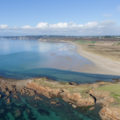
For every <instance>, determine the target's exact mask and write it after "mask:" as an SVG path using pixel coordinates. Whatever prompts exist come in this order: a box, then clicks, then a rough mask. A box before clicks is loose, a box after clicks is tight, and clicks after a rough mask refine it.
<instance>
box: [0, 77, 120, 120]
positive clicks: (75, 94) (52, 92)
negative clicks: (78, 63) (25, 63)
mask: <svg viewBox="0 0 120 120" xmlns="http://www.w3.org/2000/svg"><path fill="white" fill-rule="evenodd" d="M26 81H27V82H26ZM106 84H111V83H105V82H100V83H94V84H85V85H78V84H75V83H71V82H70V83H60V82H55V81H51V80H49V79H47V78H34V79H31V80H19V81H14V80H5V79H3V78H1V79H0V99H4V100H5V101H6V103H7V104H10V102H11V97H13V98H15V99H19V96H20V95H28V96H34V100H41V99H42V98H41V97H40V96H39V95H43V96H45V97H47V98H62V99H63V100H64V101H65V102H67V103H69V104H70V105H71V106H72V107H73V108H74V109H77V108H79V107H85V106H86V107H89V110H93V109H95V106H96V105H98V104H99V105H101V107H102V108H101V110H100V111H99V115H100V117H101V119H102V120H120V107H118V106H115V105H113V104H117V102H116V100H115V99H114V98H113V97H111V96H110V95H109V93H108V92H102V91H99V90H97V89H98V88H99V86H104V85H106ZM73 88H74V89H73ZM51 104H57V102H56V101H51Z"/></svg>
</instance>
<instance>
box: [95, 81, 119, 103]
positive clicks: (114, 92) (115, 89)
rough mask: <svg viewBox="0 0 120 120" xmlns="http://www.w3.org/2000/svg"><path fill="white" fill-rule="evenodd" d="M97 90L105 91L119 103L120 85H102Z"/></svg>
mask: <svg viewBox="0 0 120 120" xmlns="http://www.w3.org/2000/svg"><path fill="white" fill-rule="evenodd" d="M97 90H101V91H107V92H109V93H110V95H111V96H112V97H113V98H114V99H115V100H117V102H119V103H120V84H119V83H117V84H110V85H104V86H100V87H98V88H97Z"/></svg>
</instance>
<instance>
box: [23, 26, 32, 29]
mask: <svg viewBox="0 0 120 120" xmlns="http://www.w3.org/2000/svg"><path fill="white" fill-rule="evenodd" d="M31 28H32V27H31V26H30V25H25V26H22V29H31Z"/></svg>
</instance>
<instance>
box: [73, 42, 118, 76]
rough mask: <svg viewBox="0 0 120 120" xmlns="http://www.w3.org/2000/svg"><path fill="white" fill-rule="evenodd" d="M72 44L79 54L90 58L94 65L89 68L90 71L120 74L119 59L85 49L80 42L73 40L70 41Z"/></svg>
mask: <svg viewBox="0 0 120 120" xmlns="http://www.w3.org/2000/svg"><path fill="white" fill-rule="evenodd" d="M72 44H74V45H75V46H76V47H77V52H78V53H79V54H80V55H81V56H83V57H85V58H87V59H89V60H91V61H92V62H93V63H94V64H95V65H96V68H93V69H90V70H89V72H90V73H99V74H111V75H120V62H119V61H115V60H113V59H110V58H107V57H105V56H102V55H98V54H95V53H93V52H89V51H86V50H85V49H84V48H83V46H82V45H81V44H78V43H75V42H72ZM86 71H88V70H86Z"/></svg>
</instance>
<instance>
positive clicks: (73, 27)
mask: <svg viewBox="0 0 120 120" xmlns="http://www.w3.org/2000/svg"><path fill="white" fill-rule="evenodd" d="M3 29H4V30H3ZM3 33H4V34H8V33H9V34H17V35H19V34H20V35H25V34H32V35H120V26H119V25H118V24H116V23H115V22H114V21H102V22H97V21H92V22H88V23H85V24H77V23H73V22H68V23H67V22H59V23H56V24H49V23H46V22H40V23H38V24H37V25H36V26H34V27H31V26H30V25H25V26H22V27H8V25H0V35H3Z"/></svg>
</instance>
